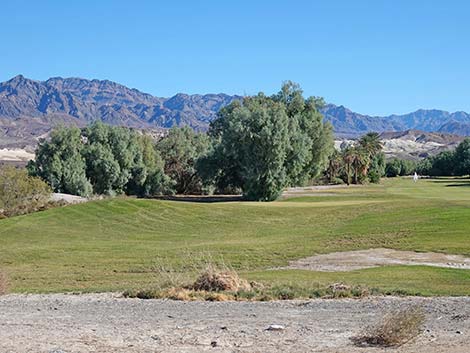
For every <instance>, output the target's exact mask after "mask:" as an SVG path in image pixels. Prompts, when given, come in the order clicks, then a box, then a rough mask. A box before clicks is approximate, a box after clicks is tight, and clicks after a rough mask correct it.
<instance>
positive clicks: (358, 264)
mask: <svg viewBox="0 0 470 353" xmlns="http://www.w3.org/2000/svg"><path fill="white" fill-rule="evenodd" d="M387 265H426V266H435V267H448V268H459V269H467V270H470V258H467V257H465V256H462V255H448V254H441V253H434V252H415V251H400V250H393V249H382V248H380V249H368V250H355V251H343V252H334V253H330V254H323V255H316V256H311V257H307V258H304V259H300V260H295V261H290V262H289V266H287V267H285V268H288V269H300V270H311V271H326V272H328V271H330V272H334V271H353V270H360V269H364V268H371V267H379V266H387Z"/></svg>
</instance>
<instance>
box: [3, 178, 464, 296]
mask: <svg viewBox="0 0 470 353" xmlns="http://www.w3.org/2000/svg"><path fill="white" fill-rule="evenodd" d="M467 183H468V181H465V180H453V179H447V180H446V179H442V180H428V181H425V180H422V181H420V182H419V183H418V184H414V183H412V182H411V181H410V180H403V179H395V180H386V181H384V183H383V185H380V186H368V187H364V188H351V189H337V190H334V191H333V190H332V191H329V194H331V195H330V196H316V197H300V198H295V199H289V200H285V201H280V202H273V203H240V202H233V203H213V204H197V203H186V202H175V201H156V200H136V199H113V200H107V201H97V202H91V203H88V204H82V205H75V206H69V207H65V208H58V209H52V210H49V211H45V212H41V213H36V214H32V215H27V216H21V217H15V218H11V219H6V220H0V249H1V253H0V268H3V269H5V270H6V271H7V272H8V274H9V276H10V279H11V280H12V284H13V290H14V291H18V292H37V291H40V292H49V291H72V290H87V291H102V290H123V289H128V288H139V287H145V286H148V285H149V284H150V283H152V281H154V280H155V278H154V276H153V275H152V273H151V272H150V271H149V268H150V267H151V266H152V264H153V263H154V261H155V260H156V259H160V260H158V261H164V262H165V263H166V264H169V265H170V266H174V267H181V268H185V266H188V265H189V264H190V263H191V262H192V261H191V260H190V258H191V257H200V254H201V253H210V254H212V255H213V256H215V257H216V260H217V259H220V258H223V260H224V261H225V262H226V263H229V264H231V265H232V266H233V267H234V268H236V269H239V270H240V271H242V273H243V274H244V275H245V276H247V277H249V278H252V279H257V280H262V281H265V282H269V283H279V284H295V285H299V286H303V287H309V286H315V285H318V284H328V283H331V282H337V281H345V282H348V283H352V284H361V285H367V286H373V287H378V288H381V289H383V290H391V289H400V290H405V291H408V292H411V293H421V294H452V295H470V271H466V270H452V269H439V268H429V267H404V266H399V267H398V266H396V267H383V268H375V269H368V270H362V271H354V272H349V273H318V272H308V271H268V270H267V269H269V268H271V267H275V266H280V265H285V264H286V263H287V261H288V260H289V259H296V258H302V257H306V256H311V255H313V254H315V253H326V252H332V251H341V250H351V249H367V248H371V247H389V248H395V249H405V250H416V251H439V252H447V253H455V254H463V255H467V256H470V187H468V186H467V185H470V184H467ZM323 194H324V192H323Z"/></svg>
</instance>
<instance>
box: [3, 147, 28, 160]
mask: <svg viewBox="0 0 470 353" xmlns="http://www.w3.org/2000/svg"><path fill="white" fill-rule="evenodd" d="M31 159H34V153H30V152H28V151H25V150H22V149H9V148H4V149H0V160H2V161H9V162H21V161H29V160H31Z"/></svg>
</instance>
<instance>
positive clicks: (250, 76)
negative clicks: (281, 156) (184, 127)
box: [0, 0, 470, 115]
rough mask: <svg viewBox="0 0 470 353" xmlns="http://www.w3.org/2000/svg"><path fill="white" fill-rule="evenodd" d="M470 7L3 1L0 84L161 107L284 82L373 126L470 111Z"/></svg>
mask: <svg viewBox="0 0 470 353" xmlns="http://www.w3.org/2000/svg"><path fill="white" fill-rule="evenodd" d="M469 14H470V1H465V0H461V1H459V0H447V1H432V0H428V1H422V0H407V1H404V0H393V1H392V0H369V1H366V0H355V1H351V0H344V1H334V0H328V1H327V0H324V1H314V0H312V1H300V0H290V1H275V0H271V1H262V0H260V1H256V0H252V1H244V0H242V1H220V0H219V1H195V0H193V1H176V0H174V1H151V0H148V1H140V0H133V1H119V0H114V1H111V0H108V1H107V0H101V1H96V0H95V1H92V0H81V1H79V0H76V1H72V0H71V1H60V0H56V1H53V0H49V1H48V0H42V1H33V0H31V1H21V0H16V1H12V0H11V1H7V0H5V1H2V4H1V6H0V24H1V32H0V33H1V34H0V40H1V46H0V48H1V49H0V81H5V80H7V79H9V78H11V77H12V76H15V75H17V74H20V73H21V74H23V75H25V76H27V77H29V78H33V79H38V80H44V79H47V78H49V77H53V76H62V77H70V76H75V77H84V78H98V79H109V80H112V81H116V82H119V83H122V84H125V85H127V86H130V87H133V88H138V89H139V90H141V91H144V92H148V93H151V94H154V95H157V96H171V95H173V94H175V93H177V92H186V93H218V92H225V93H229V94H235V93H236V94H254V93H257V92H259V91H263V92H266V93H268V94H271V93H274V92H276V91H277V90H278V89H279V87H280V85H281V83H282V81H284V80H288V79H290V80H293V81H296V82H298V83H300V84H301V86H302V88H303V89H304V91H305V94H306V95H317V96H323V97H324V98H325V99H326V100H327V101H328V102H332V103H336V104H342V105H345V106H347V107H349V108H351V109H352V110H355V111H357V112H361V113H365V114H372V115H386V114H387V115H388V114H392V113H406V112H410V111H413V110H416V109H419V108H436V109H445V110H450V111H457V110H464V111H467V112H470V40H469V38H470V21H469V20H468V16H469Z"/></svg>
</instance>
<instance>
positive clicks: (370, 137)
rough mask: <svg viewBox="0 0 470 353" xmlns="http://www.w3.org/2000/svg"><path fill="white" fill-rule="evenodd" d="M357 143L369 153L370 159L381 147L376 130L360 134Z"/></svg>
mask: <svg viewBox="0 0 470 353" xmlns="http://www.w3.org/2000/svg"><path fill="white" fill-rule="evenodd" d="M359 145H360V146H361V147H362V148H363V149H364V150H365V151H366V152H367V153H368V154H369V158H370V159H372V158H373V157H375V156H376V155H377V154H378V153H379V152H380V151H382V148H383V144H382V141H381V140H380V135H379V134H378V133H377V132H368V133H367V134H365V135H364V136H362V137H361V138H360V139H359Z"/></svg>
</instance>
